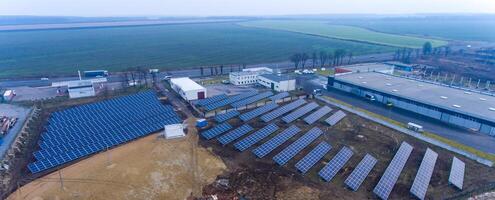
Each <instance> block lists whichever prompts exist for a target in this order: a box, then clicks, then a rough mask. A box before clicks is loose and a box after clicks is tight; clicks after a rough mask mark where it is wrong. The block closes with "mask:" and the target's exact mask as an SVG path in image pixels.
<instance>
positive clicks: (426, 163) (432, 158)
mask: <svg viewBox="0 0 495 200" xmlns="http://www.w3.org/2000/svg"><path fill="white" fill-rule="evenodd" d="M437 158H438V154H437V153H436V152H434V151H432V150H431V149H430V148H428V149H427V150H426V153H425V156H424V157H423V161H421V165H420V166H419V170H418V173H417V174H416V178H414V182H413V184H412V186H411V190H410V191H411V193H412V194H413V195H414V196H416V197H417V198H418V199H425V196H426V191H427V190H428V185H429V184H430V179H431V175H432V174H433V168H435V163H436V162H437Z"/></svg>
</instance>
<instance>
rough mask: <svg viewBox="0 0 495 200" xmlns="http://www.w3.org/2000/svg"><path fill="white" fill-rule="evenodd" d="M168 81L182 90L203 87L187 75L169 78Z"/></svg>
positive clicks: (200, 88) (201, 88)
mask: <svg viewBox="0 0 495 200" xmlns="http://www.w3.org/2000/svg"><path fill="white" fill-rule="evenodd" d="M170 82H171V83H172V84H174V85H177V86H179V87H180V88H181V89H182V90H183V91H190V90H203V89H205V88H204V87H203V86H201V85H200V84H198V83H196V82H194V81H193V80H191V79H190V78H188V77H182V78H172V79H170Z"/></svg>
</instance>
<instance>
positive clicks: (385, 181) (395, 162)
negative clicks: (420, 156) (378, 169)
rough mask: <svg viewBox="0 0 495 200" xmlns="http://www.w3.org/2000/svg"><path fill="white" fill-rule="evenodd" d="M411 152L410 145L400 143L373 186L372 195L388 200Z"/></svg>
mask: <svg viewBox="0 0 495 200" xmlns="http://www.w3.org/2000/svg"><path fill="white" fill-rule="evenodd" d="M412 150H413V147H412V146H411V145H409V144H408V143H407V142H402V144H401V145H400V147H399V150H398V151H397V153H396V154H395V156H394V158H393V159H392V161H391V162H390V164H389V165H388V167H387V169H386V170H385V173H383V176H382V177H381V178H380V181H379V182H378V184H377V185H376V186H375V189H373V193H375V194H376V195H377V196H378V197H380V198H381V199H388V196H389V195H390V193H391V192H392V189H393V188H394V185H395V182H397V179H399V176H400V173H401V172H402V169H403V168H404V165H406V162H407V159H408V158H409V155H411V152H412Z"/></svg>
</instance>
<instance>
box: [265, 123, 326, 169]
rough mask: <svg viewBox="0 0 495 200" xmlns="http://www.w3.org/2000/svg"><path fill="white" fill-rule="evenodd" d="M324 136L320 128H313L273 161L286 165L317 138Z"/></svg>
mask: <svg viewBox="0 0 495 200" xmlns="http://www.w3.org/2000/svg"><path fill="white" fill-rule="evenodd" d="M322 134H323V131H321V130H320V129H319V128H318V127H314V128H312V129H311V130H309V131H308V132H307V133H306V134H304V135H303V136H302V137H300V138H299V139H297V140H296V141H295V142H294V143H292V144H291V145H289V146H288V147H287V148H285V149H284V150H282V151H281V152H280V153H278V154H277V155H275V156H274V157H273V161H275V162H276V163H277V164H279V165H284V164H285V163H287V162H288V161H289V160H290V159H292V158H293V157H294V156H295V155H296V154H297V153H299V152H300V151H302V150H303V149H304V148H306V147H307V146H308V145H309V144H311V142H313V141H314V140H316V138H318V137H319V136H320V135H322Z"/></svg>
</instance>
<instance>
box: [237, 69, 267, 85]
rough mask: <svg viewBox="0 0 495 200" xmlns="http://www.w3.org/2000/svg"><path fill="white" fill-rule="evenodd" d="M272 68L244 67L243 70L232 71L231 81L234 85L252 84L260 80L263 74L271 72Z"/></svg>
mask: <svg viewBox="0 0 495 200" xmlns="http://www.w3.org/2000/svg"><path fill="white" fill-rule="evenodd" d="M270 73H272V69H270V68H267V67H259V68H248V69H243V70H242V72H230V74H229V81H230V83H231V84H233V85H252V84H256V83H257V82H258V76H259V75H261V74H270Z"/></svg>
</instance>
